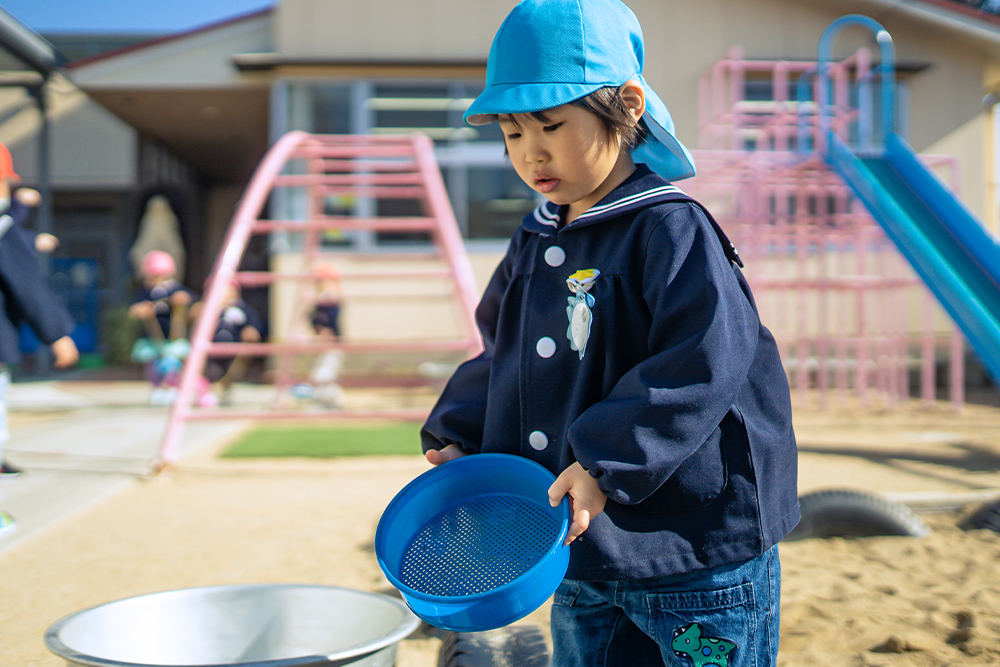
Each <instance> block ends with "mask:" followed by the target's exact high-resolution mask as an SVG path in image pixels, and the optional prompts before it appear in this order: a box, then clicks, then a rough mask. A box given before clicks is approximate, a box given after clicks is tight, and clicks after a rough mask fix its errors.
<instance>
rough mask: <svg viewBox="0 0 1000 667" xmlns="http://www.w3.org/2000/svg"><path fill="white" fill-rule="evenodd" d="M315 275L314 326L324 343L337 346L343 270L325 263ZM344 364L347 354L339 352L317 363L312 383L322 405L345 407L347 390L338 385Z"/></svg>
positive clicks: (322, 356) (333, 351) (323, 356)
mask: <svg viewBox="0 0 1000 667" xmlns="http://www.w3.org/2000/svg"><path fill="white" fill-rule="evenodd" d="M313 275H315V276H316V301H315V303H314V304H313V309H312V314H311V315H310V318H309V319H310V323H311V324H312V327H313V331H314V332H315V333H316V336H317V337H318V338H319V339H320V340H322V341H328V342H331V343H335V342H337V341H339V340H340V304H341V300H342V298H343V288H342V287H341V285H340V269H338V268H337V267H336V266H334V265H333V264H329V263H326V262H322V263H320V264H317V265H316V266H315V267H313ZM343 365H344V353H343V352H342V351H341V350H339V349H330V350H327V351H326V352H323V353H322V354H320V355H319V356H318V357H317V359H316V361H315V362H314V363H313V367H312V370H311V371H310V373H309V382H310V384H311V385H312V387H313V399H314V400H315V401H316V402H317V403H319V404H320V405H323V406H325V407H328V408H342V407H344V404H345V398H344V391H343V389H342V388H341V387H340V385H339V384H338V383H337V380H338V379H339V378H340V371H341V369H342V368H343Z"/></svg>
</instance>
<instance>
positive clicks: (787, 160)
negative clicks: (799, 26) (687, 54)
mask: <svg viewBox="0 0 1000 667" xmlns="http://www.w3.org/2000/svg"><path fill="white" fill-rule="evenodd" d="M846 26H860V27H862V28H865V29H867V30H869V31H871V33H872V34H873V35H874V37H875V42H876V44H877V46H878V49H879V55H880V62H879V64H878V65H877V67H876V66H873V61H872V56H871V54H870V53H869V51H868V50H867V49H864V48H863V49H861V50H859V51H858V52H856V53H855V54H854V55H852V56H851V57H849V58H846V59H845V60H843V61H840V62H836V63H834V62H831V56H830V54H831V51H832V43H833V40H834V38H835V36H836V35H837V34H838V32H839V31H840V30H841V29H843V28H844V27H846ZM894 74H895V73H894V54H893V47H892V40H891V38H890V36H889V34H888V33H887V32H886V31H885V29H884V28H882V26H881V25H879V24H878V23H876V22H875V21H873V20H871V19H869V18H867V17H863V16H856V15H853V16H846V17H843V18H841V19H838V20H837V21H835V22H834V23H833V24H831V26H830V27H829V28H828V29H827V31H826V32H825V33H824V35H823V37H822V39H821V42H820V47H819V58H818V62H815V63H808V62H782V61H748V60H745V59H743V57H742V53H741V52H740V49H739V48H734V49H733V50H731V51H730V53H729V54H728V56H727V57H726V58H725V59H724V60H722V61H720V62H719V63H717V64H716V66H715V67H713V68H712V69H711V70H710V71H709V72H707V73H706V74H705V75H704V77H703V78H702V81H701V82H700V91H699V95H700V97H699V102H700V113H701V122H700V135H699V146H700V147H701V148H700V150H698V151H695V157H696V160H697V164H698V167H699V176H698V177H697V178H695V179H692V181H691V182H690V183H689V184H685V186H684V187H685V189H686V190H687V191H688V192H690V193H691V194H693V195H695V196H696V197H699V198H700V199H702V200H703V201H704V202H705V203H706V204H707V205H708V206H709V208H710V210H712V211H713V213H715V214H716V216H717V217H718V218H719V220H720V223H721V224H722V225H723V226H724V227H725V228H726V230H727V233H729V235H730V237H731V238H732V239H733V241H734V242H735V243H736V245H737V247H739V249H740V251H741V254H742V255H743V257H744V258H745V262H746V269H745V272H746V274H747V278H748V280H749V281H750V283H751V285H752V286H753V288H754V292H755V295H756V296H757V299H758V306H759V308H760V310H761V315H762V318H763V319H764V322H765V323H766V324H767V326H768V327H769V328H771V330H772V332H773V333H774V334H775V337H776V338H777V340H778V342H779V345H780V346H781V351H782V359H783V361H784V363H785V365H786V369H787V371H788V375H789V379H790V382H791V384H792V386H793V390H794V392H795V397H794V400H795V403H796V405H797V406H800V407H801V406H806V405H810V404H815V405H817V406H818V407H827V406H830V405H831V404H832V403H836V404H846V403H848V402H849V400H850V398H851V396H853V397H855V398H856V399H857V401H858V402H859V403H860V404H861V405H862V406H878V407H889V408H891V407H893V406H894V405H896V404H897V403H898V402H899V401H901V400H905V399H907V398H908V397H909V396H910V395H911V393H917V394H918V395H919V396H920V397H921V398H922V400H924V401H928V402H929V401H932V400H934V399H935V396H936V392H937V387H938V385H939V384H944V385H947V387H948V395H949V397H950V399H951V401H952V403H953V405H954V406H955V407H956V408H957V407H959V406H960V405H961V404H962V402H963V401H964V395H963V385H964V341H963V336H962V335H961V334H962V333H964V334H965V337H967V338H968V340H969V341H970V342H971V344H972V347H973V348H974V350H975V351H976V353H977V354H978V356H979V358H980V359H981V360H982V362H983V365H984V366H985V367H986V369H987V370H988V371H989V372H990V374H991V375H992V376H993V377H994V379H997V378H1000V356H998V353H997V350H1000V345H998V343H1000V338H997V336H996V332H997V331H998V329H997V317H998V313H1000V309H998V308H997V302H998V299H1000V277H998V273H1000V251H998V249H997V245H996V242H995V241H994V240H993V239H992V238H990V237H989V235H988V234H987V233H986V231H985V230H984V229H983V227H982V225H981V224H980V223H979V221H978V220H976V219H975V217H974V216H973V215H972V214H971V213H970V212H969V211H968V209H966V208H965V207H964V206H963V205H962V204H961V202H960V201H959V200H958V198H957V196H956V195H954V194H953V192H952V190H950V189H949V188H948V187H947V186H945V185H944V183H943V182H942V181H941V176H938V175H937V174H938V173H940V174H941V175H942V176H943V177H944V178H946V179H947V180H949V181H950V182H951V183H952V187H953V188H954V186H955V184H956V183H957V164H956V162H955V160H954V159H953V158H949V157H943V156H923V158H922V159H919V158H917V156H916V155H914V154H913V152H912V150H910V149H909V147H907V146H906V145H905V142H903V140H902V139H901V138H900V137H899V135H898V134H897V133H896V132H895V128H896V108H895V99H894V95H895V85H894ZM748 82H751V83H752V84H753V85H752V86H751V85H748ZM751 89H756V90H758V91H761V90H763V91H766V94H765V95H762V96H761V97H768V98H769V99H766V100H750V99H747V95H746V93H747V91H748V90H751ZM876 90H880V92H881V96H876V95H874V94H873V92H874V91H876ZM933 297H936V299H937V301H936V302H935V300H934V298H933ZM938 303H940V305H941V306H943V310H942V309H941V308H940V307H939V306H938ZM945 313H947V315H948V316H950V318H951V321H949V319H948V318H946V317H945V316H944V315H945ZM952 321H953V322H954V324H953V323H952ZM956 325H957V327H956ZM944 365H946V366H947V368H948V370H947V372H946V373H942V372H941V371H940V370H939V368H940V367H941V366H944ZM917 378H919V380H917ZM911 386H912V387H914V389H915V391H914V390H911Z"/></svg>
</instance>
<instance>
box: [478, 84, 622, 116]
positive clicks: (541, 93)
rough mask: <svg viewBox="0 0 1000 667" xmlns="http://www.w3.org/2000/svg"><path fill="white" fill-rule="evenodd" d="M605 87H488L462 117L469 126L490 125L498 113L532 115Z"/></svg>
mask: <svg viewBox="0 0 1000 667" xmlns="http://www.w3.org/2000/svg"><path fill="white" fill-rule="evenodd" d="M605 85H614V84H596V83H588V84H581V83H512V84H503V85H495V86H490V87H489V88H487V89H486V90H484V91H483V93H482V94H481V95H480V96H479V97H477V98H476V99H475V100H474V101H473V102H472V104H471V105H469V108H468V109H466V111H465V114H463V116H462V118H463V119H464V120H465V122H466V123H468V124H469V125H489V124H490V123H493V122H496V119H497V116H498V115H500V114H515V113H532V112H535V111H544V110H546V109H552V108H554V107H558V106H562V105H563V104H568V103H569V102H572V101H573V100H578V99H580V98H581V97H586V96H587V95H590V94H591V93H592V92H594V91H595V90H598V89H600V88H603V87H604V86H605Z"/></svg>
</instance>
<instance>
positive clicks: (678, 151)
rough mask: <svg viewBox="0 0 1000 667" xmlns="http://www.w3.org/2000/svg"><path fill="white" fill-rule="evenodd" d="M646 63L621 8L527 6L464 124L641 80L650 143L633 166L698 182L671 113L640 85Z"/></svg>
mask: <svg viewBox="0 0 1000 667" xmlns="http://www.w3.org/2000/svg"><path fill="white" fill-rule="evenodd" d="M643 61H644V53H643V41H642V29H641V28H640V27H639V20H638V19H636V17H635V14H633V13H632V10H631V9H629V8H628V7H626V6H625V5H624V4H623V3H622V2H620V0H523V2H521V3H520V4H518V5H517V6H516V7H514V9H513V10H511V12H510V14H509V15H508V16H507V18H506V19H504V22H503V24H502V25H501V26H500V30H498V31H497V34H496V37H494V38H493V45H492V46H491V47H490V57H489V60H487V63H486V89H485V90H484V91H483V92H482V94H481V95H480V96H479V97H477V98H476V99H475V101H473V103H472V104H471V105H470V106H469V108H468V110H467V111H466V112H465V115H464V118H465V122H467V123H469V124H470V125H487V124H489V123H492V122H494V121H496V119H497V115H498V114H516V113H531V112H533V111H544V110H545V109H551V108H553V107H557V106H560V105H563V104H567V103H569V102H572V101H573V100H578V99H580V98H581V97H586V96H587V95H589V94H591V93H592V92H594V91H595V90H598V89H599V88H604V87H606V86H614V87H618V86H620V85H622V84H623V83H625V82H626V81H629V80H630V79H635V80H637V81H638V82H639V83H640V84H642V88H643V91H644V92H645V96H646V112H645V113H644V114H643V118H644V119H645V121H646V125H647V126H648V127H649V136H648V137H647V138H646V140H645V141H644V142H643V143H642V144H640V145H639V146H637V147H636V148H635V149H633V151H632V158H633V159H634V160H635V161H636V162H645V163H646V164H647V165H648V166H649V167H650V169H652V170H653V171H655V172H656V173H658V174H659V175H660V176H662V177H663V178H666V179H667V180H670V181H676V180H680V179H682V178H688V177H690V176H694V174H695V167H694V159H692V157H691V153H689V152H688V149H687V148H685V147H684V145H683V144H682V143H681V142H679V141H678V140H677V138H676V137H675V136H674V121H673V120H672V119H671V118H670V112H669V111H667V106H666V105H665V104H664V103H663V100H661V99H660V98H659V96H658V95H657V94H656V93H655V92H653V89H652V88H650V86H649V84H648V83H646V80H645V79H643V78H642V67H643Z"/></svg>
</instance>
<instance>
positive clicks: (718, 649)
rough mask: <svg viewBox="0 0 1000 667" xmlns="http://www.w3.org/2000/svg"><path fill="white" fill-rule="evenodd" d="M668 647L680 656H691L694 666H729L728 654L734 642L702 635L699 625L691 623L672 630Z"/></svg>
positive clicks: (733, 647)
mask: <svg viewBox="0 0 1000 667" xmlns="http://www.w3.org/2000/svg"><path fill="white" fill-rule="evenodd" d="M670 648H672V649H673V650H674V653H676V654H677V655H678V656H679V657H681V658H691V662H692V663H693V664H694V667H709V666H710V665H712V666H714V667H729V654H730V653H732V652H733V649H735V648H736V644H734V643H733V642H731V641H727V640H725V639H716V638H714V637H703V636H702V634H701V626H700V625H698V624H697V623H692V624H690V625H682V626H681V627H679V628H677V629H676V630H674V639H673V641H672V642H671V644H670Z"/></svg>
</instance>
